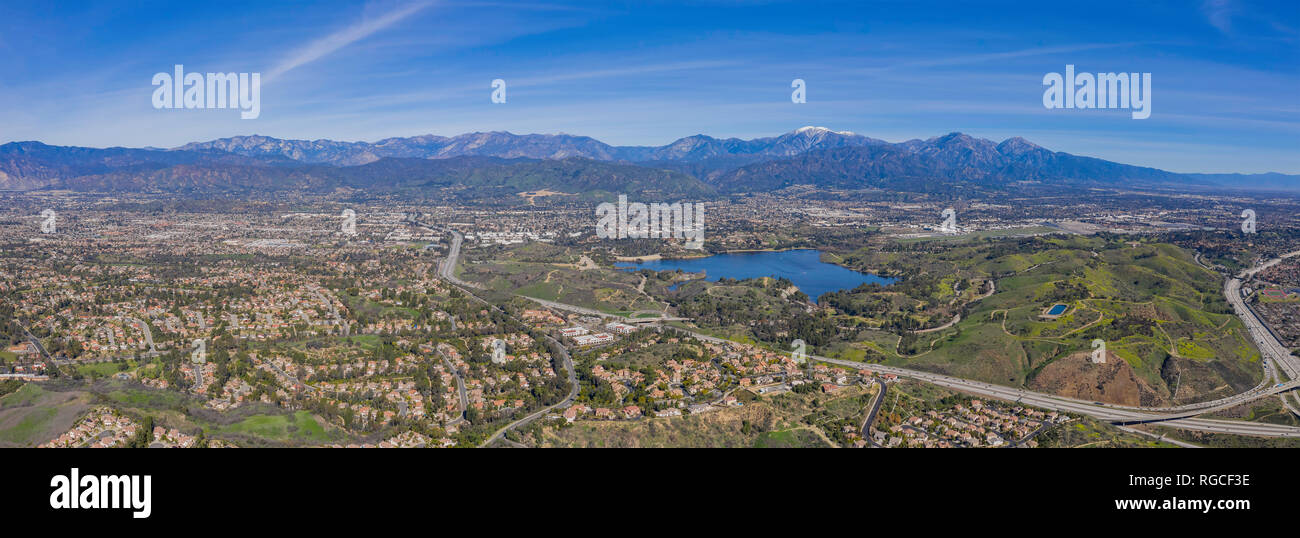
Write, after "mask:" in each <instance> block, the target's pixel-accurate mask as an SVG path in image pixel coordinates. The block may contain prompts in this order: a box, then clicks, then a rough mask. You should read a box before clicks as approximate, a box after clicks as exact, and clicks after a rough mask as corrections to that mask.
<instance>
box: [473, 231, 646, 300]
mask: <svg viewBox="0 0 1300 538" xmlns="http://www.w3.org/2000/svg"><path fill="white" fill-rule="evenodd" d="M580 257H581V254H579V253H578V252H577V251H574V250H572V249H568V248H565V247H558V246H554V245H549V244H546V243H531V244H527V245H520V246H515V247H511V248H508V249H507V248H500V249H493V250H486V251H474V252H473V254H472V258H471V259H468V260H467V261H466V262H465V263H462V264H460V265H459V267H461V268H462V270H463V271H462V273H461V278H463V279H465V280H468V281H472V282H476V283H478V284H480V285H482V286H483V287H484V288H486V289H488V290H493V291H498V292H503V293H513V294H519V295H523V296H526V297H533V298H536V299H542V300H546V301H558V302H562V303H566V304H572V305H578V306H583V307H586V308H592V309H596V310H600V311H603V312H608V313H611V314H630V313H632V312H635V311H639V310H654V311H663V310H664V308H665V305H664V303H663V302H662V301H659V300H657V299H655V298H654V297H653V296H652V295H651V292H653V291H655V290H659V291H662V290H663V289H664V288H666V287H667V286H668V285H669V284H668V283H665V282H662V281H659V280H657V279H646V282H644V283H643V282H642V280H643V279H642V277H641V276H640V275H638V274H635V273H631V272H628V271H620V270H615V269H610V268H596V269H585V270H584V269H578V268H577V267H575V266H574V264H575V263H576V262H577V261H578V260H579V258H580ZM642 287H644V288H645V289H641V288H642Z"/></svg>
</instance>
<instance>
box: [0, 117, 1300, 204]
mask: <svg viewBox="0 0 1300 538" xmlns="http://www.w3.org/2000/svg"><path fill="white" fill-rule="evenodd" d="M1027 184H1034V185H1041V186H1047V187H1052V186H1062V187H1065V186H1069V187H1151V188H1197V189H1226V188H1232V189H1237V190H1244V189H1252V188H1253V189H1258V190H1278V191H1294V190H1300V176H1294V175H1286V174H1256V175H1241V174H1178V173H1173V172H1167V171H1164V170H1159V169H1155V168H1148V167H1140V166H1131V165H1126V164H1121V163H1115V162H1111V161H1106V160H1102V159H1096V158H1091V157H1083V156H1077V155H1071V154H1069V153H1064V152H1056V151H1051V150H1048V149H1045V148H1042V147H1040V146H1038V145H1035V144H1033V143H1031V142H1029V141H1027V140H1025V139H1023V138H1019V137H1016V138H1010V139H1007V140H1004V141H1002V142H994V141H991V140H986V139H982V138H977V137H973V136H970V135H966V134H962V133H950V134H947V135H943V136H938V137H934V138H930V139H927V140H908V141H905V142H899V143H890V142H886V141H884V140H879V139H875V138H871V137H867V136H863V135H859V134H856V133H852V132H848V131H834V130H831V129H827V128H824V127H803V128H800V129H797V130H794V131H791V132H788V133H785V134H782V135H780V136H774V137H764V138H755V139H750V140H744V139H739V138H726V139H719V138H713V137H710V136H705V135H694V136H688V137H685V138H681V139H678V140H676V141H674V142H672V143H670V144H667V145H663V146H611V145H609V144H605V143H604V142H601V141H599V140H596V139H594V138H591V137H586V136H576V135H568V134H551V135H548V134H525V135H516V134H512V133H508V132H488V133H468V134H463V135H459V136H454V137H444V136H436V135H422V136H413V137H405V138H387V139H383V140H379V141H377V142H341V141H334V140H286V139H278V138H272V137H268V136H260V135H252V136H236V137H230V138H222V139H217V140H211V141H207V142H195V143H190V144H186V145H184V146H180V147H177V148H172V149H154V148H148V149H137V148H104V149H99V148H84V147H69V146H51V145H46V144H43V143H40V142H12V143H8V144H4V145H0V189H4V190H38V189H70V190H76V191H86V192H112V191H119V192H157V193H188V194H203V193H256V192H265V191H270V192H275V191H285V190H301V191H315V192H321V191H330V190H335V189H364V190H368V191H376V192H379V191H385V190H401V189H416V190H419V189H426V188H446V187H467V188H469V189H470V190H471V191H472V192H474V193H476V194H477V195H483V196H497V195H500V194H501V193H505V192H519V191H520V190H536V189H551V190H555V191H561V192H569V193H576V194H583V195H588V196H596V197H604V196H606V195H608V194H610V193H628V194H651V193H653V194H656V195H660V196H666V197H700V196H709V195H712V194H714V193H741V192H762V191H771V190H776V189H781V188H785V187H791V186H796V185H810V186H813V187H818V188H823V189H849V190H852V189H887V190H898V191H906V192H945V191H946V192H954V191H960V190H965V189H972V188H973V189H984V190H1006V189H1010V188H1013V187H1014V186H1023V185H1027ZM515 189H517V190H515Z"/></svg>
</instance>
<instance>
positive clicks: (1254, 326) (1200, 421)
mask: <svg viewBox="0 0 1300 538" xmlns="http://www.w3.org/2000/svg"><path fill="white" fill-rule="evenodd" d="M451 233H452V237H453V239H452V244H451V248H450V249H449V251H448V256H447V258H446V259H444V261H443V263H442V266H441V267H439V274H440V275H441V276H442V277H443V278H444V279H446V280H447V281H449V282H452V283H453V284H456V285H458V286H459V287H462V288H466V287H470V286H469V285H468V283H465V282H462V281H460V279H458V278H456V276H455V268H456V264H457V262H458V260H459V257H460V247H461V244H462V242H463V240H464V236H462V235H461V234H460V233H459V232H456V231H455V230H451ZM1296 255H1300V251H1296V252H1292V253H1289V254H1286V255H1283V256H1282V257H1280V258H1277V259H1274V260H1270V261H1268V262H1265V263H1263V264H1260V265H1259V266H1256V267H1255V268H1253V269H1251V270H1248V271H1243V273H1242V275H1241V276H1242V277H1243V278H1245V277H1249V276H1250V275H1253V274H1255V273H1256V272H1258V271H1260V270H1263V269H1265V268H1267V267H1269V266H1272V265H1273V264H1276V263H1278V262H1279V261H1281V259H1282V258H1289V257H1292V256H1296ZM1233 281H1236V283H1235V284H1234V283H1233ZM1240 285H1241V282H1240V280H1238V279H1230V280H1229V281H1228V283H1227V284H1225V286H1224V294H1225V295H1226V296H1227V297H1228V301H1229V302H1230V303H1232V304H1233V307H1234V308H1237V309H1238V310H1237V314H1238V315H1239V316H1240V317H1241V319H1242V320H1243V321H1244V322H1245V323H1246V325H1247V327H1249V328H1251V334H1252V336H1253V337H1254V338H1255V340H1256V343H1257V344H1259V347H1260V351H1261V353H1264V354H1265V357H1266V363H1276V364H1278V365H1279V366H1278V367H1281V368H1283V369H1284V371H1286V372H1287V374H1288V376H1289V377H1290V379H1291V380H1290V381H1287V382H1285V383H1277V384H1273V385H1272V386H1270V383H1268V377H1269V376H1267V375H1266V376H1265V377H1266V379H1265V382H1263V383H1261V384H1260V385H1259V386H1256V387H1255V388H1253V389H1251V390H1249V391H1246V392H1243V393H1241V394H1237V395H1234V396H1229V397H1227V398H1222V399H1219V400H1214V401H1210V402H1201V403H1198V404H1190V405H1183V406H1176V407H1165V408H1142V407H1131V406H1122V405H1113V404H1104V403H1101V402H1090V401H1086V400H1079V399H1075V398H1067V397H1064V396H1057V395H1053V394H1044V393H1039V392H1033V391H1029V390H1024V389H1019V388H1014V387H1005V386H1001V385H994V384H991V383H984V382H982V381H972V380H968V379H961V378H957V377H951V376H946V375H942V374H936V373H932V372H924V371H920V370H912V369H909V368H901V367H897V366H885V365H881V364H864V363H860V362H854V361H848V360H843V359H832V358H829V357H821V356H817V355H809V356H808V358H809V359H810V360H816V361H821V362H825V363H828V364H836V365H840V366H848V367H852V368H870V369H872V370H874V371H878V372H882V373H891V374H894V375H897V376H899V377H906V378H910V379H916V380H920V381H925V382H927V383H932V384H935V385H938V386H941V387H946V388H950V389H953V390H958V391H962V392H966V393H970V394H976V395H979V396H982V397H986V398H994V399H998V400H1005V401H1010V402H1019V403H1024V404H1027V405H1033V406H1036V407H1040V408H1043V409H1050V410H1054V411H1060V412H1067V413H1076V414H1080V415H1086V416H1091V417H1095V418H1098V419H1101V420H1105V421H1108V422H1112V423H1115V424H1119V425H1132V424H1146V423H1159V424H1160V425H1162V426H1168V427H1173V428H1179V429H1187V430H1198V431H1208V432H1216V433H1231V434H1239V435H1257V436H1267V437H1294V438H1300V428H1297V427H1294V426H1284V425H1278V424H1267V423H1257V422H1244V421H1232V420H1215V419H1204V418H1196V417H1197V416H1198V415H1203V414H1206V413H1211V412H1214V411H1218V410H1221V409H1227V408H1230V407H1234V406H1237V405H1241V404H1243V403H1246V402H1249V401H1253V400H1256V399H1259V398H1265V397H1270V396H1272V395H1275V394H1276V395H1281V394H1285V393H1287V392H1289V391H1292V390H1294V389H1295V388H1296V387H1297V386H1300V376H1297V375H1292V374H1291V372H1292V371H1293V369H1294V371H1296V372H1300V363H1296V362H1294V361H1295V357H1292V356H1291V355H1290V352H1289V350H1287V349H1286V347H1285V346H1282V345H1281V343H1279V342H1277V339H1276V338H1273V335H1272V333H1271V332H1269V331H1268V329H1267V328H1266V327H1265V326H1264V324H1263V322H1261V321H1260V320H1259V319H1258V317H1256V316H1255V315H1254V313H1253V312H1251V311H1250V310H1249V309H1247V308H1245V304H1244V302H1242V299H1241V293H1240V291H1239V290H1240ZM462 291H465V292H466V293H467V294H469V295H470V296H471V297H474V298H475V299H478V300H479V301H481V302H484V303H486V301H483V300H482V299H479V298H478V297H476V296H474V295H473V294H472V293H470V292H469V291H468V290H464V289H463V290H462ZM533 300H534V301H537V302H539V303H541V304H543V305H545V306H548V307H551V308H555V309H558V310H566V311H570V312H577V313H581V314H586V315H594V316H603V317H610V316H609V314H607V313H604V312H600V311H597V310H593V309H590V308H584V307H581V306H576V305H569V304H564V303H558V302H555V301H543V300H539V299H533ZM493 307H494V308H495V306H493ZM677 330H682V331H684V332H686V333H689V334H691V335H692V336H694V337H696V338H699V339H701V340H705V341H712V342H716V343H732V342H730V341H728V340H723V339H721V338H717V337H713V336H709V335H706V334H703V333H698V332H695V331H690V330H684V329H677ZM548 339H549V337H548ZM552 343H553V345H554V346H556V347H557V348H558V349H561V350H563V349H564V347H563V346H562V345H560V344H559V342H554V341H553V340H552ZM564 356H565V362H566V366H567V369H568V370H569V376H570V383H571V386H572V391H571V393H570V395H569V397H568V398H566V399H565V400H564V401H562V402H560V403H558V404H555V405H554V406H551V407H548V408H546V409H542V410H541V411H538V412H535V413H533V414H531V415H529V416H527V417H524V418H523V419H520V420H519V421H516V422H515V423H512V424H510V425H508V426H506V427H504V428H502V429H501V430H499V431H497V432H496V433H495V434H494V435H493V436H492V437H491V438H489V439H488V441H486V442H485V443H484V445H485V446H486V445H487V444H490V443H491V442H493V441H495V440H496V439H497V438H499V437H500V436H501V435H502V434H504V433H505V432H506V431H509V430H510V429H511V428H514V427H517V426H518V425H520V424H524V423H527V422H530V421H532V420H535V419H536V418H537V417H540V416H542V415H544V414H545V413H546V412H548V411H550V410H551V409H554V408H559V407H567V406H568V405H570V404H572V403H573V400H574V398H576V396H577V394H576V392H577V382H576V379H575V378H574V372H573V366H572V361H571V359H569V358H568V352H567V351H565V352H564Z"/></svg>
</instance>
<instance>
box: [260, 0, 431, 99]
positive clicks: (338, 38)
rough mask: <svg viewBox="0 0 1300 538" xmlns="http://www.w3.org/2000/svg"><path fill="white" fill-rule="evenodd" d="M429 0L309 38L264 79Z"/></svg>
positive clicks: (321, 54)
mask: <svg viewBox="0 0 1300 538" xmlns="http://www.w3.org/2000/svg"><path fill="white" fill-rule="evenodd" d="M432 3H433V2H432V1H431V0H424V1H420V2H413V3H410V4H406V5H404V6H402V7H400V8H397V9H395V10H392V11H389V12H388V13H385V14H383V15H381V16H379V17H375V18H373V19H367V20H362V21H361V22H358V23H356V24H353V25H351V26H348V27H347V28H344V29H342V30H339V31H337V32H334V33H332V34H330V35H327V36H325V37H322V38H320V39H317V40H315V41H312V42H311V43H308V44H307V45H306V46H304V47H302V48H299V49H297V50H295V51H293V52H292V53H290V54H289V55H288V56H286V57H285V58H283V59H282V60H280V63H278V64H276V65H275V67H272V68H271V69H270V70H268V71H267V72H266V74H265V75H264V76H265V79H266V80H265V81H270V80H271V79H273V78H275V77H277V76H280V75H282V74H284V73H285V72H287V71H289V70H291V69H294V68H296V67H299V66H302V65H304V64H308V63H311V62H314V61H316V60H319V59H321V58H323V57H325V56H326V55H328V54H330V53H333V52H334V51H337V50H339V49H341V48H343V47H346V46H348V45H350V44H352V43H354V42H356V41H358V40H361V39H364V38H365V37H367V36H369V35H371V34H373V33H375V32H378V31H380V30H383V29H384V28H387V27H389V26H392V25H393V24H395V23H397V22H398V21H401V20H402V19H405V18H407V17H410V16H411V15H414V14H415V13H416V12H418V11H420V10H422V9H424V8H426V7H429V5H431V4H432Z"/></svg>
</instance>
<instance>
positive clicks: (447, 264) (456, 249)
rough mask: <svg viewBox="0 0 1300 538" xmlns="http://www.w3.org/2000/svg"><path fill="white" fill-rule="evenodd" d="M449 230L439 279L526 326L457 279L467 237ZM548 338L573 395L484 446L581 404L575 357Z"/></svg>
mask: <svg viewBox="0 0 1300 538" xmlns="http://www.w3.org/2000/svg"><path fill="white" fill-rule="evenodd" d="M417 224H418V223H417ZM421 226H424V227H426V228H433V227H432V226H428V225H424V224H421ZM447 231H448V232H450V233H451V236H452V240H451V248H450V249H448V250H447V257H446V258H445V259H443V261H442V262H441V263H440V264H439V266H438V276H440V277H442V278H443V279H444V280H446V281H448V282H450V283H452V285H454V286H456V287H457V288H459V289H460V291H462V292H464V293H465V295H467V296H469V297H470V298H471V299H474V300H475V301H478V302H480V303H483V304H484V305H486V306H488V307H490V308H492V309H493V310H496V311H497V312H500V313H502V314H505V315H506V316H507V317H509V318H510V319H513V320H515V321H516V322H518V323H519V324H520V325H523V324H524V323H523V322H522V321H520V320H519V319H517V318H515V317H514V316H512V315H510V313H508V312H506V311H504V310H502V309H501V308H500V307H498V306H497V305H495V304H492V303H489V302H487V301H485V300H483V299H482V298H480V297H479V296H477V295H474V293H473V292H471V291H470V288H473V287H475V286H473V285H472V284H471V283H469V282H465V281H463V280H461V279H459V278H456V264H457V263H459V262H460V247H461V244H462V243H464V241H465V236H464V235H462V234H461V233H460V232H458V231H456V230H453V229H451V228H447ZM544 338H545V339H546V341H547V343H549V344H550V345H551V351H552V352H553V353H555V354H556V355H558V356H559V357H560V365H561V366H562V367H563V368H564V370H565V371H566V372H567V373H568V376H569V394H568V395H567V396H565V398H564V399H563V400H560V401H559V402H558V403H556V404H554V405H549V406H546V407H543V408H542V409H540V410H538V411H535V412H533V413H531V414H529V415H528V416H526V417H524V418H521V419H519V420H516V421H514V422H511V423H510V424H507V425H505V426H504V427H502V428H501V429H499V430H497V431H496V432H495V433H493V434H492V436H491V437H488V438H487V440H486V441H483V443H481V444H479V446H480V447H485V446H488V445H491V444H492V443H494V442H496V440H497V439H500V438H501V436H502V435H505V433H506V432H508V431H510V430H512V429H515V428H518V427H519V426H522V425H525V424H528V423H529V422H532V421H534V420H537V419H538V418H541V417H542V416H545V415H546V414H547V413H549V412H551V411H553V410H555V409H562V408H566V407H569V406H570V405H573V402H575V401H577V399H578V374H577V372H576V371H575V370H574V368H573V357H571V356H570V355H569V350H568V349H566V348H565V347H564V344H561V343H560V342H559V341H558V340H556V339H554V338H552V337H550V336H549V335H547V336H544ZM462 387H463V385H462ZM462 398H464V395H463V388H462ZM506 441H507V442H509V443H510V444H511V445H515V446H520V445H519V444H518V443H514V442H512V441H509V440H508V439H507V440H506Z"/></svg>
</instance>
